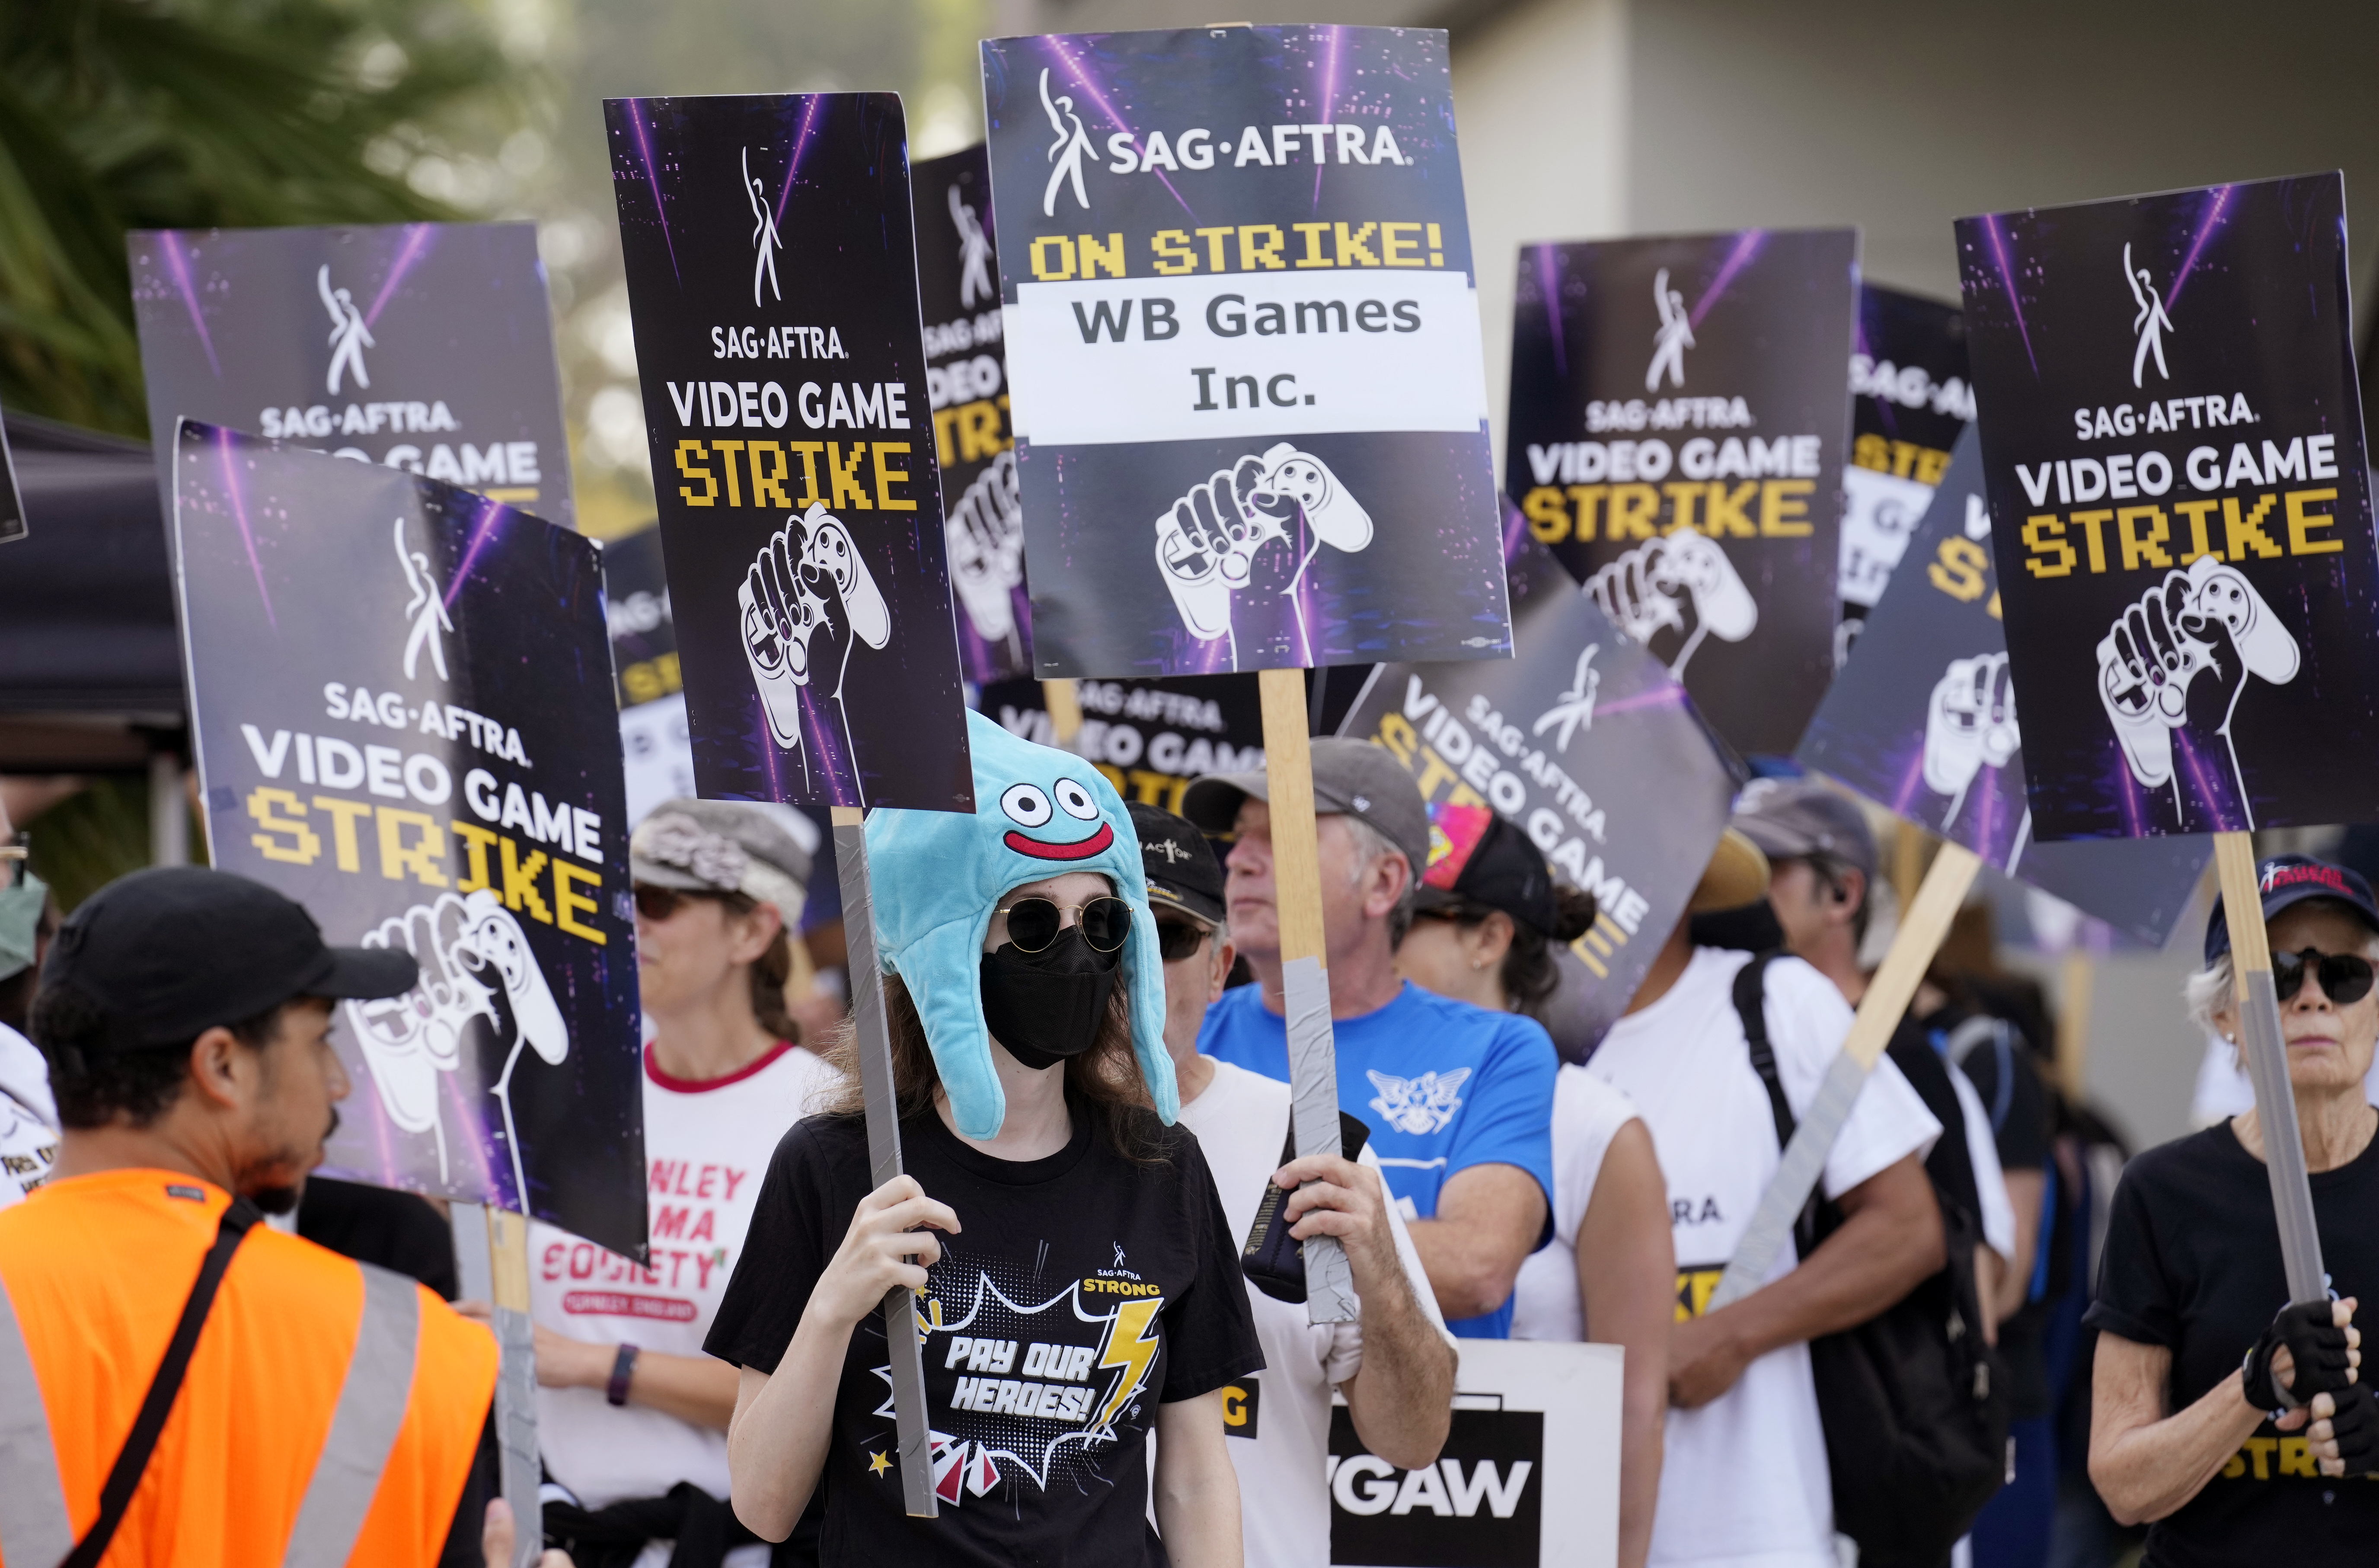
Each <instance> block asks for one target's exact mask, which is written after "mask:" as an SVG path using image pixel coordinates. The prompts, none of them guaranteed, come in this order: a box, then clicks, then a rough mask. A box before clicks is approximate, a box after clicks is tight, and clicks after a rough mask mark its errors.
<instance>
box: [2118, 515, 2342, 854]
mask: <svg viewBox="0 0 2379 1568" xmlns="http://www.w3.org/2000/svg"><path fill="white" fill-rule="evenodd" d="M2096 651H2097V656H2098V700H2099V701H2100V703H2102V704H2103V705H2104V706H2105V707H2106V710H2107V720H2108V721H2109V722H2110V723H2111V724H2112V725H2113V726H2114V730H2115V738H2116V740H2117V741H2118V742H2119V743H2120V744H2121V746H2122V751H2123V761H2124V763H2125V764H2126V766H2129V768H2130V769H2131V777H2132V778H2135V779H2137V780H2138V781H2139V782H2140V783H2142V784H2144V785H2146V786H2148V787H2149V788H2150V789H2159V788H2162V787H2163V786H2164V785H2166V784H2171V785H2172V786H2173V790H2174V796H2175V803H2176V804H2179V803H2180V781H2179V778H2178V777H2177V775H2176V772H2175V769H2174V767H2173V760H2172V738H2173V734H2174V732H2175V731H2177V730H2188V731H2191V732H2192V733H2195V734H2198V735H2200V736H2201V737H2202V738H2203V739H2204V740H2206V741H2210V740H2212V739H2213V738H2215V737H2219V738H2220V739H2221V741H2222V742H2223V745H2224V749H2225V750H2226V752H2228V754H2229V757H2230V763H2231V772H2232V776H2233V778H2234V779H2237V780H2238V782H2239V785H2240V806H2241V808H2242V809H2243V808H2244V806H2245V802H2246V790H2245V784H2244V780H2243V779H2242V778H2239V775H2238V762H2239V759H2238V753H2237V750H2236V748H2235V747H2234V746H2233V745H2232V744H2231V740H2230V718H2231V715H2232V713H2233V712H2235V711H2236V709H2237V708H2238V706H2239V698H2240V694H2241V693H2243V692H2244V691H2245V690H2246V686H2247V677H2249V676H2250V675H2252V676H2255V677H2257V678H2258V679H2260V680H2263V681H2266V682H2268V683H2270V684H2272V685H2275V686H2284V685H2286V684H2288V682H2289V681H2293V680H2295V679H2296V674H2297V669H2298V667H2299V664H2300V662H2301V655H2300V652H2299V650H2298V647H2297V641H2296V638H2295V637H2294V636H2292V635H2291V634H2290V633H2289V632H2288V627H2287V626H2285V625H2284V624H2282V623H2281V621H2280V619H2279V617H2278V616H2276V615H2275V614H2274V613H2273V612H2272V607H2271V606H2270V605H2269V604H2267V603H2265V602H2264V596H2263V595H2262V594H2260V593H2258V592H2256V591H2255V585H2253V584H2252V583H2251V582H2249V581H2248V580H2247V578H2246V576H2245V575H2244V574H2243V573H2240V571H2239V570H2238V569H2237V568H2235V567H2230V566H2225V565H2223V564H2221V563H2220V562H2219V561H2216V560H2215V559H2214V558H2213V557H2212V556H2200V557H2198V558H2197V559H2196V560H2195V561H2192V562H2190V564H2189V570H2188V571H2187V572H2185V573H2183V572H2174V573H2168V575H2167V576H2166V578H2165V580H2164V581H2163V582H2162V583H2161V584H2159V585H2156V587H2153V588H2151V589H2149V590H2148V591H2147V592H2146V593H2145V594H2144V595H2142V596H2141V597H2140V600H2139V602H2138V603H2137V604H2134V605H2132V606H2131V607H2130V608H2129V609H2125V610H2124V611H2123V613H2122V614H2121V615H2120V616H2119V617H2118V618H2117V620H2116V621H2115V623H2114V625H2113V626H2112V627H2111V628H2110V629H2109V630H2108V631H2107V634H2106V635H2105V636H2104V637H2102V638H2100V639H2099V640H2098V646H2097V650H2096Z"/></svg>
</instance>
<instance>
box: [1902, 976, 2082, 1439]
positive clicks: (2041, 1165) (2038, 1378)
mask: <svg viewBox="0 0 2379 1568" xmlns="http://www.w3.org/2000/svg"><path fill="white" fill-rule="evenodd" d="M1962 1021H1963V1020H1962V1019H1954V1017H1953V1016H1952V1017H1950V1018H1944V1017H1941V1016H1938V1015H1937V1017H1936V1019H1933V1020H1932V1021H1931V1027H1932V1029H1933V1031H1934V1032H1935V1033H1936V1034H1938V1035H1940V1036H1941V1037H1943V1038H1944V1039H1946V1038H1948V1036H1949V1033H1950V1031H1951V1030H1954V1029H1955V1028H1956V1027H1957V1026H1958V1023H1959V1022H1962ZM2004 1038H2005V1042H2006V1047H2007V1048H2006V1051H2005V1053H2004V1055H2005V1056H2006V1059H2007V1066H2008V1069H2009V1071H2008V1074H2007V1083H2006V1086H2005V1087H2004V1088H2002V1087H2001V1085H2000V1082H1999V1061H2000V1056H2001V1055H2002V1053H2001V1051H2000V1049H1999V1044H1998V1043H1996V1042H1994V1041H1991V1040H1988V1039H1986V1040H1984V1041H1982V1042H1980V1043H1977V1044H1975V1045H1974V1046H1973V1047H1972V1048H1971V1049H1969V1050H1968V1051H1967V1052H1966V1054H1965V1055H1964V1056H1963V1057H1962V1059H1961V1060H1960V1061H1959V1063H1958V1067H1959V1070H1960V1071H1962V1072H1963V1073H1964V1074H1965V1075H1966V1081H1967V1082H1969V1083H1971V1084H1973V1085H1974V1097H1975V1098H1976V1099H1978V1100H1980V1101H1981V1102H1982V1103H1983V1112H1984V1114H1985V1115H1986V1116H1990V1117H1991V1118H1992V1119H1993V1134H1992V1142H1993V1145H1994V1147H1996V1148H1997V1150H1998V1151H1999V1168H2000V1169H2001V1170H2004V1171H2007V1172H2009V1173H2011V1174H2012V1173H2014V1172H2017V1171H2040V1170H2045V1169H2047V1165H2048V1154H2049V1147H2048V1146H2049V1133H2050V1126H2049V1118H2048V1091H2047V1089H2046V1088H2045V1087H2043V1086H2042V1084H2041V1081H2040V1072H2039V1069H2038V1068H2037V1067H2035V1066H2034V1064H2033V1056H2032V1048H2031V1047H2030V1046H2028V1045H2026V1044H2025V1043H2024V1037H2023V1031H2021V1029H2020V1028H2018V1027H2015V1026H2014V1025H2012V1024H2010V1025H2009V1026H2008V1027H2007V1029H2006V1031H2005V1036H2004ZM2034 1217H2035V1219H2036V1218H2039V1217H2040V1215H2039V1213H2038V1212H2037V1211H2035V1215H2034ZM2054 1239H2055V1238H2054V1237H2052V1236H2049V1235H2048V1233H2047V1230H2046V1229H2043V1230H2041V1231H2039V1232H2038V1233H2036V1236H2035V1252H2034V1254H2033V1256H2034V1260H2035V1267H2037V1264H2038V1260H2039V1256H2040V1254H2039V1251H2038V1248H2046V1247H2048V1246H2050V1245H2051V1244H2052V1242H2053V1241H2054ZM2025 1285H2026V1288H2027V1290H2029V1288H2030V1285H2031V1282H2030V1281H2029V1280H2027V1281H2026V1282H2025ZM2047 1321H2048V1302H2047V1300H2046V1299H2043V1300H2039V1301H2035V1300H2032V1299H2031V1298H2030V1297H2029V1296H2027V1297H2026V1298H2025V1300H2024V1303H2023V1306H2021V1307H2019V1308H2017V1309H2015V1312H2014V1314H2013V1315H2012V1316H2011V1317H2010V1318H2009V1319H2008V1320H2007V1321H2005V1322H2003V1323H2001V1324H1999V1358H2000V1359H2001V1360H2002V1361H2004V1362H2006V1363H2007V1369H2008V1380H2009V1388H2010V1397H2011V1411H2012V1414H2013V1416H2014V1418H2015V1419H2017V1420H2019V1421H2033V1420H2039V1419H2042V1418H2044V1417H2047V1415H2048V1414H2049V1412H2050V1411H2051V1409H2053V1408H2054V1406H2055V1403H2056V1402H2055V1399H2054V1396H2053V1395H2052V1394H2051V1393H2050V1390H2049V1387H2048V1357H2047V1352H2046V1350H2045V1349H2044V1347H2043V1345H2042V1336H2043V1334H2044V1333H2045V1332H2046V1329H2047Z"/></svg>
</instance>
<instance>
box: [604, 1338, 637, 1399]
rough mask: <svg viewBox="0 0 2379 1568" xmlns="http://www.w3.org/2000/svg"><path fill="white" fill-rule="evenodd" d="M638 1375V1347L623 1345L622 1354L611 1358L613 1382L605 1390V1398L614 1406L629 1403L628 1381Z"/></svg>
mask: <svg viewBox="0 0 2379 1568" xmlns="http://www.w3.org/2000/svg"><path fill="white" fill-rule="evenodd" d="M635 1375H636V1347H635V1346H634V1345H628V1344H625V1343H622V1345H621V1346H620V1353H619V1354H618V1355H617V1356H614V1357H611V1381H610V1386H609V1387H607V1388H605V1389H604V1390H603V1397H604V1399H605V1400H607V1401H609V1402H610V1404H613V1405H625V1404H627V1403H628V1380H629V1379H631V1378H633V1377H634V1376H635Z"/></svg>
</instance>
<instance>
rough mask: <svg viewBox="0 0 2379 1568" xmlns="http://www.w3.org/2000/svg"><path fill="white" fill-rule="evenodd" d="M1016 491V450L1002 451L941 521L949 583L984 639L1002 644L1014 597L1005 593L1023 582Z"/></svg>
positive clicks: (1010, 628)
mask: <svg viewBox="0 0 2379 1568" xmlns="http://www.w3.org/2000/svg"><path fill="white" fill-rule="evenodd" d="M1020 493H1021V492H1020V486H1019V484H1018V481H1017V475H1016V453H1015V452H1012V451H1010V452H1001V453H1000V454H999V455H998V456H997V457H995V458H993V459H992V460H991V465H990V466H989V467H987V468H985V469H984V471H983V472H982V473H981V474H978V475H977V476H975V481H974V483H973V484H972V485H969V486H968V487H967V488H966V494H964V495H962V496H960V498H959V503H958V504H957V505H956V506H954V507H952V508H950V514H949V517H948V520H947V521H946V522H945V524H944V530H945V533H946V536H947V537H948V542H949V553H950V586H951V587H952V588H954V589H956V590H957V591H958V596H959V603H960V604H961V605H962V606H964V607H965V609H966V613H967V620H968V621H970V622H972V625H973V627H974V630H975V634H976V635H977V636H979V637H981V638H982V639H983V640H984V642H986V643H997V642H1004V641H1006V640H1007V639H1008V637H1010V636H1012V635H1013V634H1014V633H1015V631H1016V601H1015V600H1014V599H1013V598H1012V597H1009V596H1010V595H1011V594H1012V593H1013V592H1014V590H1015V589H1016V587H1017V585H1020V583H1022V582H1023V581H1024V512H1023V508H1022V507H1021V506H1020V504H1019V498H1020Z"/></svg>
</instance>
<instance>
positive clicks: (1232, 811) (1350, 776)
mask: <svg viewBox="0 0 2379 1568" xmlns="http://www.w3.org/2000/svg"><path fill="white" fill-rule="evenodd" d="M1269 788H1270V787H1269V786H1268V785H1267V784H1266V783H1265V782H1264V776H1263V774H1262V772H1261V771H1258V772H1255V773H1214V774H1209V775H1208V776H1207V777H1205V778H1197V779H1192V780H1191V781H1190V787H1189V789H1187V790H1183V791H1182V795H1181V814H1182V815H1183V816H1185V817H1188V818H1189V819H1190V822H1192V823H1194V824H1195V825H1196V826H1199V827H1201V828H1203V829H1204V830H1205V831H1207V832H1209V833H1228V832H1229V831H1231V826H1232V825H1233V824H1234V823H1235V822H1236V821H1238V814H1239V802H1241V801H1243V800H1246V799H1248V798H1249V797H1250V796H1252V797H1254V798H1255V799H1256V800H1259V801H1267V802H1268V801H1270V800H1271V799H1272V796H1271V794H1270V793H1269V792H1268V790H1269ZM1313 810H1314V813H1315V814H1316V815H1320V816H1331V815H1341V816H1357V817H1360V818H1362V819H1363V820H1364V821H1365V822H1367V823H1369V824H1371V826H1373V827H1376V828H1378V829H1379V830H1380V832H1381V834H1382V835H1383V837H1384V838H1386V839H1387V841H1388V842H1389V843H1391V844H1394V845H1395V847H1396V848H1397V849H1399V850H1403V851H1404V852H1405V859H1406V860H1407V862H1410V863H1411V865H1412V868H1413V876H1414V878H1415V880H1419V875H1420V873H1421V871H1422V869H1423V868H1425V867H1426V866H1427V865H1428V864H1429V808H1428V807H1427V806H1426V805H1424V804H1423V803H1422V802H1421V798H1420V790H1419V787H1418V786H1416V785H1415V784H1414V783H1413V778H1412V775H1411V774H1409V773H1407V772H1406V771H1405V770H1404V768H1403V766H1401V765H1400V764H1398V763H1397V761H1396V759H1395V757H1393V756H1391V755H1390V754H1388V753H1387V752H1386V751H1385V750H1384V749H1383V748H1382V747H1379V746H1375V745H1373V744H1371V742H1369V741H1356V740H1348V739H1345V738H1342V737H1335V736H1332V737H1324V738H1322V739H1319V740H1316V741H1315V742H1313Z"/></svg>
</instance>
